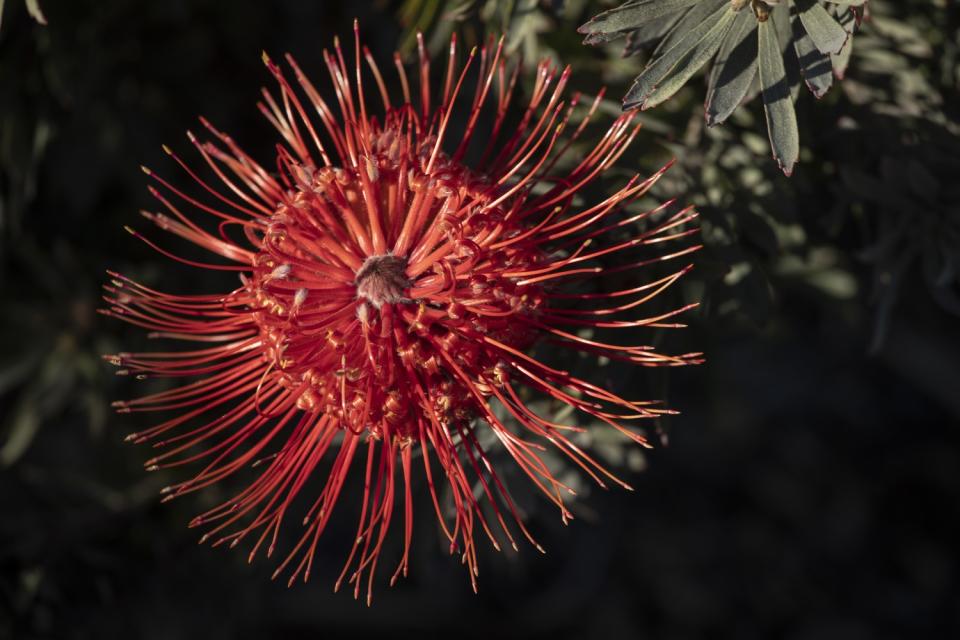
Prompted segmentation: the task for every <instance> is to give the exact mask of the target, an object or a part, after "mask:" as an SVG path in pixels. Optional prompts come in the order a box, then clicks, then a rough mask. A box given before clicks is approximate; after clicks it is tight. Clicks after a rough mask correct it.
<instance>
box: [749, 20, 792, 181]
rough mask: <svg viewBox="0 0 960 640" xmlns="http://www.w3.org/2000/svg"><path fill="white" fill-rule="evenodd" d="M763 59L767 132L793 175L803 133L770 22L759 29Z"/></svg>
mask: <svg viewBox="0 0 960 640" xmlns="http://www.w3.org/2000/svg"><path fill="white" fill-rule="evenodd" d="M758 31H759V33H760V36H759V43H760V55H759V59H758V71H759V76H760V86H761V88H762V93H763V109H764V112H765V113H766V116H767V130H768V131H769V134H770V146H771V148H772V150H773V157H774V158H775V159H776V161H777V162H778V163H779V165H780V168H781V169H782V170H783V172H784V173H785V174H786V175H788V176H789V175H790V174H791V173H793V166H794V165H795V164H796V162H797V158H798V157H799V156H800V132H799V131H798V129H797V114H796V111H794V109H793V100H792V99H791V97H790V86H789V82H788V81H787V71H786V69H785V68H784V66H783V54H782V53H781V52H780V44H779V42H778V40H777V33H776V29H775V27H774V26H773V24H771V21H770V20H767V21H766V22H761V23H759V25H758Z"/></svg>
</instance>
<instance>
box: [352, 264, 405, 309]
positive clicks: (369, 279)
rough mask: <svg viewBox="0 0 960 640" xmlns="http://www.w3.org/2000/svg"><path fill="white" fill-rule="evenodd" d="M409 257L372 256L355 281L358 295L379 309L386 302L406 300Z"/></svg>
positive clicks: (359, 271)
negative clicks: (404, 293) (405, 291)
mask: <svg viewBox="0 0 960 640" xmlns="http://www.w3.org/2000/svg"><path fill="white" fill-rule="evenodd" d="M406 271H407V259H406V258H403V257H401V256H394V255H390V254H386V255H382V256H370V257H369V258H367V259H366V260H365V261H364V263H363V265H362V266H361V267H360V269H359V270H358V271H357V277H356V279H355V280H354V283H355V284H356V285H357V297H358V298H363V299H365V300H366V301H367V302H369V303H370V304H372V305H373V306H374V308H375V309H379V308H380V307H382V306H383V305H385V304H394V303H397V302H405V301H407V298H406V297H405V296H404V295H403V292H404V290H405V289H406V288H407V287H409V286H410V280H408V279H407V273H406Z"/></svg>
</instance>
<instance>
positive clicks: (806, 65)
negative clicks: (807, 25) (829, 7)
mask: <svg viewBox="0 0 960 640" xmlns="http://www.w3.org/2000/svg"><path fill="white" fill-rule="evenodd" d="M792 23H793V37H794V41H793V45H794V49H796V52H797V59H798V60H799V61H800V68H801V71H802V72H803V79H804V81H805V82H806V83H807V88H809V89H810V91H811V93H813V95H814V96H816V97H817V98H822V97H823V95H824V94H825V93H826V92H827V91H828V90H829V89H830V86H831V85H832V84H833V65H831V63H830V56H829V55H827V54H824V53H822V52H820V50H819V49H817V47H816V45H815V44H813V40H811V39H810V36H809V35H808V34H807V32H806V31H805V30H804V28H803V25H802V24H801V22H800V18H799V17H798V16H797V15H796V14H794V16H793V20H792Z"/></svg>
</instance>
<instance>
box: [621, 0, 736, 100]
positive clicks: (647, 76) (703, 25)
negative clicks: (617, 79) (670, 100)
mask: <svg viewBox="0 0 960 640" xmlns="http://www.w3.org/2000/svg"><path fill="white" fill-rule="evenodd" d="M698 9H699V7H698ZM729 10H730V9H729V5H728V4H727V3H726V0H721V5H720V6H719V7H718V8H717V9H715V10H714V11H713V13H711V14H710V16H709V17H708V18H707V19H706V20H701V21H699V22H698V24H697V26H696V27H694V28H693V29H690V30H689V31H687V32H686V35H685V36H684V37H683V38H681V39H680V41H679V42H677V43H676V44H675V45H674V46H673V47H671V48H670V49H668V50H667V51H666V52H664V53H663V55H661V56H660V57H658V58H656V59H655V60H653V61H652V62H651V63H650V64H649V65H647V68H646V69H644V70H643V73H641V74H640V75H639V76H637V79H636V80H634V82H633V85H632V86H631V87H630V90H629V91H627V95H626V96H624V98H623V108H624V109H633V108H635V107H637V106H643V103H644V102H646V100H647V98H648V97H649V96H650V94H652V93H653V92H654V90H656V88H657V86H658V85H659V84H660V83H661V82H662V81H663V80H664V79H666V78H667V77H668V76H669V75H670V74H671V73H672V72H673V70H674V69H675V68H676V67H677V65H679V64H681V63H682V62H683V60H684V59H686V58H687V54H689V53H691V52H692V51H693V50H694V48H695V47H697V45H699V44H700V43H701V42H702V41H703V40H705V39H706V37H707V35H708V34H710V33H711V30H712V29H713V27H715V26H716V23H717V20H718V19H719V18H720V17H721V16H722V14H723V13H724V12H729ZM718 46H719V43H718ZM704 62H705V61H704ZM681 72H682V69H681ZM668 97H669V96H668Z"/></svg>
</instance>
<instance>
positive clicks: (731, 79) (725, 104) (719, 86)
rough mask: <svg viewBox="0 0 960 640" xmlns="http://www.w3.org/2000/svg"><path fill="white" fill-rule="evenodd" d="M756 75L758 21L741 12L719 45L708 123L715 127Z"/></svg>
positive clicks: (733, 108) (707, 108) (745, 12)
mask: <svg viewBox="0 0 960 640" xmlns="http://www.w3.org/2000/svg"><path fill="white" fill-rule="evenodd" d="M756 75H757V21H756V20H755V19H754V17H753V16H752V15H751V14H750V13H749V12H747V11H741V12H740V13H739V14H738V15H737V17H736V19H735V22H734V24H733V26H732V27H731V29H730V33H729V34H728V35H727V38H726V40H724V42H723V45H722V46H721V47H720V53H718V54H717V60H716V62H714V64H713V70H712V72H711V74H710V84H709V87H708V89H707V107H706V111H707V125H708V126H711V127H713V126H716V125H718V124H720V123H721V122H723V121H724V120H726V119H727V118H728V117H730V114H731V113H733V111H734V110H735V109H736V108H737V107H738V106H739V105H740V103H741V102H743V98H744V96H746V95H747V90H748V89H749V88H750V83H752V82H753V79H754V77H756Z"/></svg>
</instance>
